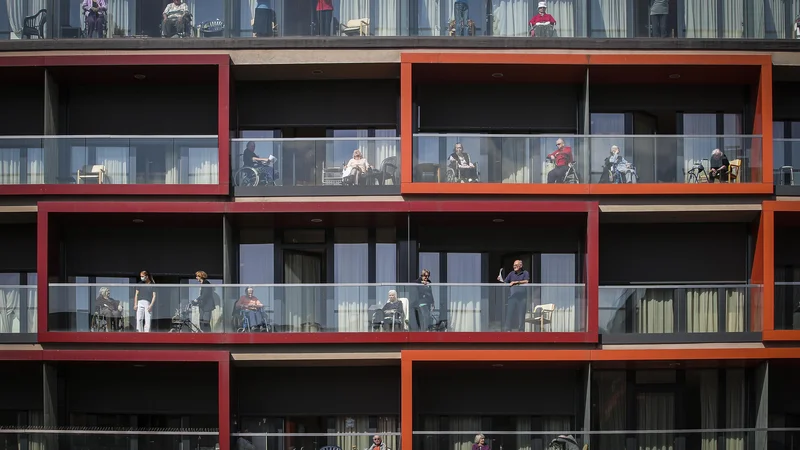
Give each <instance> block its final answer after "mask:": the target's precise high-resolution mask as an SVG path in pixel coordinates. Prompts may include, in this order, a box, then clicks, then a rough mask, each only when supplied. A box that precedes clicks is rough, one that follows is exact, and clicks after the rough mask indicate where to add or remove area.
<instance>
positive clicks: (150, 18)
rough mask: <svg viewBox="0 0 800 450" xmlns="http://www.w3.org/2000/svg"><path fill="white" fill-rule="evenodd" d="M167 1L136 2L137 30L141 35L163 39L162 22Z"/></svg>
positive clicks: (141, 0) (147, 0)
mask: <svg viewBox="0 0 800 450" xmlns="http://www.w3.org/2000/svg"><path fill="white" fill-rule="evenodd" d="M166 5H167V3H166V1H165V0H138V2H136V29H137V30H139V33H137V34H140V35H143V36H150V37H161V20H162V13H163V12H164V7H165V6H166Z"/></svg>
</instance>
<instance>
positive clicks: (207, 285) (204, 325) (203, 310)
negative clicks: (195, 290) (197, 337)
mask: <svg viewBox="0 0 800 450" xmlns="http://www.w3.org/2000/svg"><path fill="white" fill-rule="evenodd" d="M194 276H195V279H196V280H197V281H198V282H200V296H199V297H197V298H196V299H195V300H194V302H193V303H194V304H195V305H197V307H198V308H200V329H201V330H203V332H204V333H210V332H211V311H214V307H215V306H216V305H214V288H213V287H211V282H210V281H208V274H207V273H205V272H203V271H202V270H198V271H197V272H195V274H194Z"/></svg>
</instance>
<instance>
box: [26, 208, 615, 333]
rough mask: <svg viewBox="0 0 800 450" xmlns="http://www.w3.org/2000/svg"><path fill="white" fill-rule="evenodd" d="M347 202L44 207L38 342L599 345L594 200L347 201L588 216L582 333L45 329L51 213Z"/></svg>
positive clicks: (410, 210)
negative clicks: (134, 331) (144, 331)
mask: <svg viewBox="0 0 800 450" xmlns="http://www.w3.org/2000/svg"><path fill="white" fill-rule="evenodd" d="M341 208H342V202H313V201H312V202H268V203H265V202H175V203H167V202H42V203H39V210H38V224H37V244H38V246H37V269H38V274H39V276H38V313H37V314H38V316H37V320H38V330H39V332H38V340H39V342H41V343H57V342H58V343H129V344H133V343H137V344H145V343H146V344H344V343H396V344H399V343H467V342H469V343H476V342H486V343H500V342H503V343H537V342H538V343H571V344H577V343H597V342H598V341H599V335H598V286H599V262H600V255H599V238H600V233H599V231H600V222H599V221H600V213H599V205H598V203H597V202H574V201H572V202H550V201H545V202H537V201H454V200H450V201H407V202H401V201H398V202H394V201H369V202H348V203H347V208H348V211H350V212H352V213H392V212H394V213H445V214H446V213H470V212H475V213H478V212H485V213H495V212H496V213H502V212H509V211H513V212H517V213H519V212H523V213H524V212H528V213H585V214H586V242H587V246H586V249H587V254H586V264H585V268H586V273H585V277H584V279H585V280H586V283H585V284H586V306H587V328H586V331H585V332H575V333H567V332H555V333H501V332H464V333H414V332H406V333H348V332H343V333H84V332H63V331H49V329H48V323H47V322H48V311H49V309H48V296H49V290H48V288H49V286H48V281H49V273H48V264H47V260H48V248H49V245H50V243H49V241H48V224H49V215H50V213H87V214H91V213H134V214H136V213H163V214H199V213H204V214H214V213H217V214H247V213H275V214H292V213H324V212H338V211H341Z"/></svg>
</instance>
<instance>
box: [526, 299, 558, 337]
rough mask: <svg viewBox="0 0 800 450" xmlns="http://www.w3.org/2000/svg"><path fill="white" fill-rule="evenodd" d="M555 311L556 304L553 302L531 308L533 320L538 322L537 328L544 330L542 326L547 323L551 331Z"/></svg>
mask: <svg viewBox="0 0 800 450" xmlns="http://www.w3.org/2000/svg"><path fill="white" fill-rule="evenodd" d="M555 312H556V305H555V304H554V303H546V304H544V305H537V306H535V307H534V308H533V318H532V319H533V321H538V322H539V330H540V331H544V326H545V325H549V326H550V331H553V314H554V313H555Z"/></svg>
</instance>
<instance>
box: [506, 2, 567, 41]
mask: <svg viewBox="0 0 800 450" xmlns="http://www.w3.org/2000/svg"><path fill="white" fill-rule="evenodd" d="M534 6H535V5H534ZM535 11H536V9H533V8H532V6H531V2H530V0H492V15H493V16H494V23H493V24H492V35H493V36H517V37H523V36H529V35H530V32H529V31H528V30H529V27H528V22H529V21H530V19H531V17H532V16H533V13H534V12H535ZM556 21H558V19H556Z"/></svg>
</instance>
